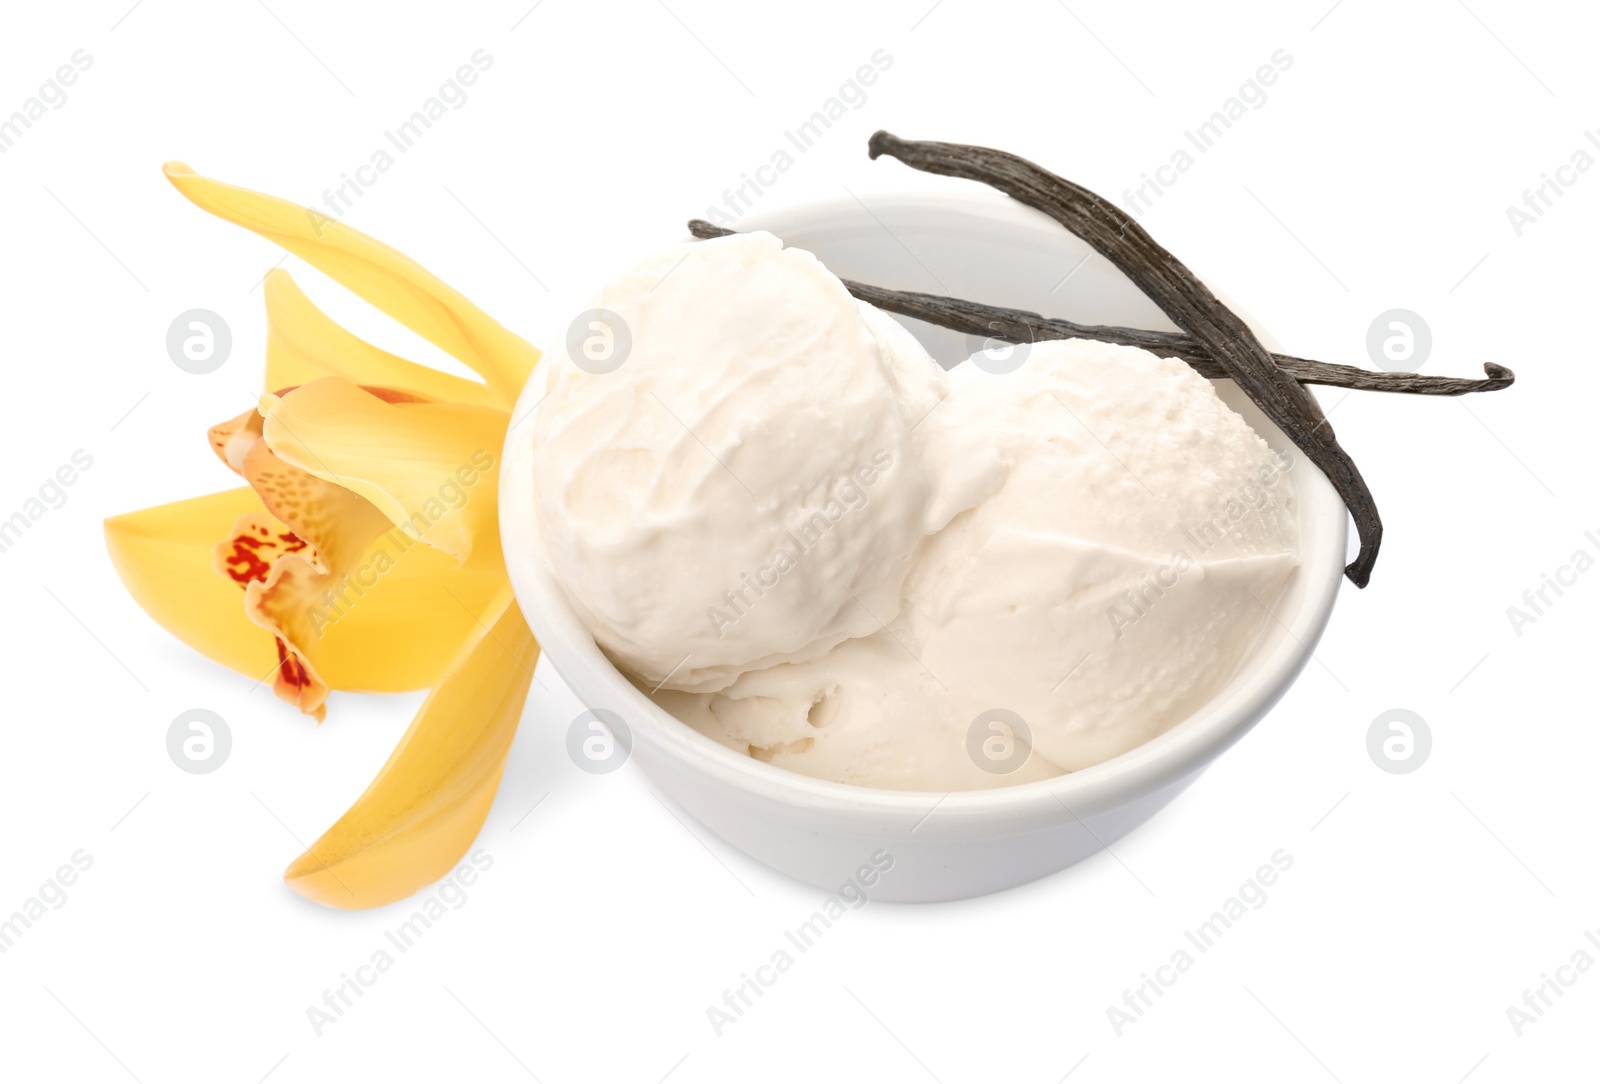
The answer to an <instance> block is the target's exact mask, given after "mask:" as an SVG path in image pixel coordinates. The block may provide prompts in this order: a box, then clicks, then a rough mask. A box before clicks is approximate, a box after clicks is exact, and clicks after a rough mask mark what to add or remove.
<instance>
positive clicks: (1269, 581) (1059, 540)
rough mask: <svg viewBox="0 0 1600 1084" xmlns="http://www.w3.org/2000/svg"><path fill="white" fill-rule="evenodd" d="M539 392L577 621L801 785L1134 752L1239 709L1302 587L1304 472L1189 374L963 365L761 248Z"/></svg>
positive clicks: (1045, 346)
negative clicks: (1289, 591) (1297, 580)
mask: <svg viewBox="0 0 1600 1084" xmlns="http://www.w3.org/2000/svg"><path fill="white" fill-rule="evenodd" d="M591 329H593V330H594V332H595V334H597V335H599V336H600V338H601V346H602V347H603V349H602V350H600V351H598V352H591V351H590V349H589V341H588V340H587V339H586V338H585V336H586V335H587V334H588V333H589V331H590V330H591ZM998 368H1006V369H1007V370H1008V371H1004V372H1001V371H998ZM543 369H544V372H545V377H544V379H545V381H546V384H545V396H544V398H543V400H542V401H541V402H540V403H539V406H538V407H537V411H536V414H535V417H534V420H533V422H532V424H533V425H534V426H535V429H534V434H533V442H532V443H533V464H534V466H533V478H532V479H531V482H532V487H533V493H534V503H535V509H536V514H537V519H538V525H539V531H540V535H541V540H542V543H543V549H544V552H545V554H546V557H547V559H548V560H549V561H550V564H551V566H552V571H553V572H554V573H555V576H556V578H557V580H558V581H559V582H560V583H561V584H562V587H563V589H564V590H565V591H566V593H567V595H568V597H569V598H570V600H571V601H572V604H573V607H574V609H575V610H576V611H577V613H578V615H579V617H580V618H581V619H582V620H583V621H584V622H585V624H586V625H587V627H588V628H589V630H590V631H591V632H592V633H593V635H594V637H595V640H596V642H597V643H598V644H599V645H600V646H601V648H603V649H604V650H605V651H606V652H607V654H608V655H610V657H611V658H612V659H613V660H614V661H615V662H616V663H617V664H618V666H619V667H620V668H622V669H623V670H624V671H625V672H626V673H628V674H629V675H630V677H631V678H632V679H633V680H634V681H635V682H636V683H637V684H639V685H640V686H641V687H643V688H645V689H646V690H648V691H650V692H651V694H652V695H653V696H655V697H656V699H657V701H658V702H659V703H661V704H662V705H663V706H664V707H666V708H667V710H669V711H670V712H672V713H673V714H674V715H676V716H677V717H678V718H680V719H682V720H684V721H685V722H686V723H688V724H689V725H690V726H693V727H694V728H695V729H697V730H699V731H700V732H701V733H703V734H706V735H707V736H709V737H711V738H713V739H715V740H717V741H719V742H721V743H723V744H724V745H727V746H729V747H731V748H733V749H736V750H739V751H740V752H743V753H747V754H749V755H751V756H754V757H758V758H760V759H762V760H766V761H768V762H770V763H772V764H775V765H778V766H781V767H784V768H788V769H791V770H793V771H797V772H803V773H806V774H809V775H813V776H817V777H820V778H824V779H830V780H835V781H839V782H846V783H855V784H859V785H863V786H874V787H888V788H896V789H909V790H931V791H951V790H965V789H972V788H979V787H992V786H1001V785H1007V784H1011V783H1019V782H1025V781H1028V780H1033V779H1043V778H1048V777H1050V776H1054V775H1059V774H1061V773H1062V772H1064V771H1075V770H1078V769H1081V768H1084V767H1087V766H1089V765H1092V764H1096V763H1099V762H1100V761H1103V760H1106V759H1108V758H1110V757H1114V756H1117V755H1118V754H1120V753H1124V752H1127V751H1128V750H1130V749H1133V748H1134V747H1136V746H1138V745H1139V744H1141V743H1143V742H1145V741H1148V740H1149V739H1151V738H1152V737H1155V736H1156V735H1158V734H1161V733H1162V732H1163V731H1165V730H1167V729H1169V728H1170V727H1172V726H1174V725H1176V724H1177V723H1178V722H1180V721H1182V720H1183V719H1185V718H1187V717H1188V716H1190V715H1191V714H1193V713H1194V712H1195V711H1197V710H1199V709H1200V708H1201V707H1203V706H1204V705H1205V703H1206V702H1207V701H1208V700H1209V699H1211V698H1212V697H1213V696H1215V695H1216V694H1217V693H1218V692H1220V691H1221V689H1222V688H1223V686H1225V685H1226V684H1227V682H1228V681H1229V680H1230V679H1231V678H1232V677H1233V675H1234V674H1235V673H1237V672H1238V670H1239V667H1240V665H1241V664H1242V663H1243V661H1244V660H1245V659H1246V658H1248V657H1249V655H1250V652H1251V651H1252V650H1253V649H1254V646H1255V644H1256V642H1257V641H1258V640H1259V638H1260V636H1261V633H1262V632H1263V630H1264V629H1265V628H1266V627H1267V625H1268V624H1269V623H1270V622H1271V621H1272V613H1271V609H1272V606H1273V605H1274V603H1275V602H1276V601H1277V600H1278V598H1279V596H1280V595H1281V594H1282V592H1283V589H1284V588H1285V586H1286V585H1287V584H1288V582H1289V580H1290V578H1291V577H1292V576H1293V575H1294V573H1295V569H1296V567H1297V565H1298V555H1299V539H1298V536H1297V527H1296V523H1297V520H1296V516H1295V509H1294V499H1295V498H1294V485H1293V481H1292V479H1291V478H1290V477H1289V476H1288V474H1287V470H1288V466H1289V464H1290V463H1291V462H1292V459H1291V458H1290V457H1289V456H1288V455H1287V452H1286V451H1285V452H1283V453H1278V452H1274V451H1273V450H1272V449H1271V448H1270V447H1268V445H1267V444H1266V442H1265V441H1263V440H1262V439H1261V437H1260V436H1259V435H1258V434H1256V433H1255V431H1253V430H1252V429H1251V428H1250V426H1249V424H1248V423H1247V422H1246V421H1245V420H1244V419H1243V418H1242V417H1240V415H1239V414H1238V413H1236V412H1235V411H1234V410H1232V409H1231V408H1229V407H1228V406H1227V404H1225V403H1224V402H1223V401H1222V400H1221V399H1220V398H1219V397H1218V396H1217V393H1216V389H1215V388H1214V387H1213V386H1212V384H1211V383H1210V381H1208V380H1206V379H1204V378H1203V377H1201V376H1200V375H1199V374H1198V373H1196V372H1195V371H1194V370H1193V369H1192V368H1190V367H1189V366H1188V365H1186V364H1184V363H1183V362H1181V361H1178V360H1175V359H1171V358H1168V359H1161V358H1158V357H1156V356H1155V355H1153V354H1150V353H1148V352H1146V351H1143V350H1139V349H1135V348H1132V347H1124V346H1114V345H1108V344H1105V343H1098V342H1089V341H1085V340H1069V341H1061V342H1045V343H1035V344H1032V345H1031V346H1030V347H1028V348H1026V351H1025V358H1024V360H1023V362H1022V364H1021V366H1020V367H1016V368H1014V370H1013V369H1012V368H1011V367H997V366H994V365H979V364H977V363H975V362H974V361H971V360H969V361H968V362H965V363H963V364H961V365H958V366H957V367H956V368H955V369H954V370H952V371H951V372H949V373H945V372H944V371H943V370H941V369H940V368H939V366H938V365H937V364H935V363H934V361H933V360H932V359H931V358H930V357H929V356H928V354H927V353H926V351H924V350H923V349H922V347H921V346H920V345H919V344H918V342H917V341H916V339H915V338H914V337H913V336H912V335H911V334H910V333H909V332H908V331H907V330H906V329H905V328H904V327H902V326H901V325H900V324H899V323H897V322H896V321H895V320H893V319H892V318H891V317H889V316H887V315H885V314H884V313H882V312H879V311H878V310H876V309H873V308H871V307H870V306H866V305H862V304H860V303H858V302H856V301H855V300H854V299H853V298H852V297H851V296H850V295H849V293H848V292H847V291H846V290H845V288H844V286H843V284H842V283H841V282H840V281H839V280H838V279H837V278H835V277H834V276H833V275H832V274H831V273H829V272H828V271H827V269H826V268H824V267H823V266H822V265H821V264H820V263H819V262H818V261H817V260H816V259H815V258H814V257H813V256H811V255H810V254H809V253H806V252H804V251H800V250H797V249H784V248H783V247H782V245H781V244H780V243H779V242H778V240H777V239H776V238H774V237H772V236H770V235H768V234H764V233H753V234H744V235H732V236H728V237H724V238H719V239H717V240H713V241H705V242H699V243H694V244H686V245H680V246H677V247H675V248H673V249H670V250H668V251H666V252H664V253H662V254H660V255H659V256H657V257H654V258H652V259H649V260H647V261H645V262H644V263H641V264H639V265H638V266H636V267H634V268H633V269H632V270H630V271H628V272H627V273H625V274H623V275H622V276H620V277H619V278H617V279H616V280H615V281H613V282H612V283H611V284H610V285H608V286H606V287H605V288H604V289H603V290H602V291H601V292H600V293H599V295H598V296H597V297H595V298H594V299H593V300H592V301H591V302H590V303H589V304H588V306H587V307H586V309H585V311H584V312H583V313H581V314H580V315H579V316H578V318H577V319H576V320H575V321H574V322H573V330H572V331H571V332H569V333H568V335H567V337H566V339H565V340H564V341H558V342H557V343H556V344H555V348H554V349H553V350H552V351H551V352H550V354H549V355H548V356H547V358H546V360H545V362H544V363H543Z"/></svg>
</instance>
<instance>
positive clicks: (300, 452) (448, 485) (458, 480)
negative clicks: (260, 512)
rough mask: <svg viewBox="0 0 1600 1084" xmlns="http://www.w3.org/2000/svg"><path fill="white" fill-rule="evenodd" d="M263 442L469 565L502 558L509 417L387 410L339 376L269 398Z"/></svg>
mask: <svg viewBox="0 0 1600 1084" xmlns="http://www.w3.org/2000/svg"><path fill="white" fill-rule="evenodd" d="M267 399H268V402H267V405H266V408H265V416H266V420H265V423H264V425H263V429H262V434H263V436H264V437H265V439H266V443H267V445H268V446H269V447H271V449H272V451H273V452H274V453H275V454H276V455H277V456H278V457H279V458H280V459H282V460H284V461H285V462H287V463H289V464H291V465H292V466H295V467H299V468H300V469H301V470H304V471H307V472H309V473H311V474H314V475H316V476H317V477H319V478H322V479H324V480H326V481H329V482H333V483H335V484H336V485H339V486H342V487H344V488H346V489H348V490H350V491H351V492H353V493H356V494H359V495H360V496H362V497H364V498H366V499H367V500H369V501H371V502H372V503H373V504H374V505H376V506H377V508H378V510H379V511H380V512H382V513H383V514H384V515H386V516H387V517H388V518H389V519H390V521H391V522H393V523H395V524H396V525H398V526H400V527H401V528H402V529H405V530H407V531H408V532H409V533H410V534H412V536H413V537H418V538H421V539H422V541H424V542H426V543H428V544H429V545H430V546H433V547H435V548H437V549H440V550H443V551H444V552H446V553H449V554H450V555H452V556H454V557H455V558H456V559H457V560H458V561H462V562H465V561H466V560H467V558H468V557H469V556H471V554H472V552H473V549H474V547H475V546H489V547H493V548H494V551H495V552H496V553H497V554H498V553H499V545H500V535H499V522H498V510H497V496H498V478H497V475H496V472H495V470H494V467H495V464H496V460H497V456H498V452H499V449H500V447H501V446H502V445H503V444H504V442H505V432H506V426H507V423H508V422H509V421H510V415H509V414H508V413H506V412H505V411H502V410H495V409H491V408H489V407H475V406H465V405H461V404H456V403H400V404H392V403H386V402H384V401H383V400H382V399H379V398H378V397H377V396H375V395H372V394H370V393H368V392H366V391H364V390H362V389H361V388H358V387H356V386H355V385H354V384H351V383H350V382H349V381H347V380H343V379H341V378H339V377H325V378H324V379H322V380H318V381H314V382H313V383H310V384H306V385H304V386H303V387H299V388H296V389H294V390H293V391H291V392H289V393H288V394H287V395H284V396H282V397H281V398H277V399H272V397H267Z"/></svg>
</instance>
